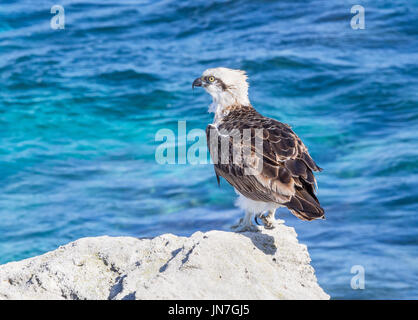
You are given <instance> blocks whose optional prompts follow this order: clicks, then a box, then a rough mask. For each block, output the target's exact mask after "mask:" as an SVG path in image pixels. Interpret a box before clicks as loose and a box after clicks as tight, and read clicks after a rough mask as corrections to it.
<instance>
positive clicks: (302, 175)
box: [192, 68, 324, 231]
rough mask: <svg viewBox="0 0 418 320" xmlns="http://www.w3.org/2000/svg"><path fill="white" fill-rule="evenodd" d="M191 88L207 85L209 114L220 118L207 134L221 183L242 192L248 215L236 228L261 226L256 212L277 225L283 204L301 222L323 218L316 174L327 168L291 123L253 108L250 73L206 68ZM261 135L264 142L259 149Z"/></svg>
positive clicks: (241, 203)
mask: <svg viewBox="0 0 418 320" xmlns="http://www.w3.org/2000/svg"><path fill="white" fill-rule="evenodd" d="M192 87H193V88H194V87H203V88H204V89H205V90H206V91H207V92H208V93H209V94H210V95H211V96H212V98H213V102H212V104H211V105H210V106H209V112H214V113H215V117H214V120H213V123H212V124H209V125H208V126H207V128H206V134H207V141H208V148H209V152H210V154H211V158H212V161H213V162H214V168H215V173H216V177H217V179H218V183H219V177H223V178H224V179H225V180H226V181H228V182H229V183H230V184H231V185H232V186H233V187H234V188H235V191H236V193H237V194H238V195H239V197H238V199H237V201H236V204H237V205H238V206H239V207H240V208H241V209H243V210H244V211H245V217H244V218H243V219H241V220H240V222H239V223H238V224H237V225H236V226H234V227H233V228H235V229H236V230H237V231H255V230H258V229H259V228H258V227H257V226H255V225H254V224H253V223H252V220H253V216H255V218H256V220H257V218H259V219H261V221H262V222H263V224H264V227H265V228H274V223H275V219H274V214H275V211H276V209H277V208H279V207H287V208H288V209H289V210H290V211H291V212H292V213H293V214H294V215H295V216H296V217H298V218H300V219H302V220H308V221H310V220H313V219H318V218H322V219H323V218H324V209H322V208H321V205H320V204H319V201H318V198H317V197H316V195H315V189H316V180H315V177H314V175H313V171H321V170H322V169H321V168H320V167H318V166H317V165H316V163H315V162H314V161H313V159H312V158H311V156H310V155H309V152H308V149H307V148H306V146H305V145H304V144H303V142H302V141H301V139H300V138H299V137H298V136H297V135H296V133H294V132H293V131H292V129H291V128H290V126H289V125H287V124H284V123H281V122H279V121H276V120H274V119H270V118H267V117H264V116H262V115H261V114H260V113H258V112H257V111H256V110H255V109H254V107H253V106H252V105H251V103H250V101H249V99H248V83H247V76H246V74H245V72H244V71H242V70H232V69H227V68H214V69H207V70H206V71H205V72H204V73H203V75H202V76H201V77H199V78H197V79H196V80H194V82H193V85H192ZM245 131H247V132H248V134H245ZM232 132H234V133H233V134H232ZM237 138H238V139H237ZM257 138H258V139H259V141H261V147H260V146H259V147H258V148H257V146H256V144H257V142H256V140H257ZM237 155H241V157H238V156H237ZM225 157H226V160H227V161H225ZM234 157H237V158H239V159H240V161H236V159H235V158H234Z"/></svg>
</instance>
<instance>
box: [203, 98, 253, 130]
mask: <svg viewBox="0 0 418 320" xmlns="http://www.w3.org/2000/svg"><path fill="white" fill-rule="evenodd" d="M212 98H213V101H212V103H211V104H210V105H209V109H208V111H209V112H213V113H214V114H215V117H214V120H213V123H214V124H217V123H219V122H220V121H221V120H222V119H223V118H224V117H225V116H226V115H228V114H229V113H230V112H231V111H232V110H235V109H237V108H240V107H242V106H251V104H250V100H249V99H248V96H235V95H231V94H222V95H214V96H212Z"/></svg>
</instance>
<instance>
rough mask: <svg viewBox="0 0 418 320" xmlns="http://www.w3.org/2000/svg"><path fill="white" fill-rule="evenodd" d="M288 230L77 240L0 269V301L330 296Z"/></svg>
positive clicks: (293, 233) (309, 297)
mask: <svg viewBox="0 0 418 320" xmlns="http://www.w3.org/2000/svg"><path fill="white" fill-rule="evenodd" d="M309 263H310V257H309V254H308V251H307V248H306V246H305V245H302V244H299V242H298V240H297V235H296V232H295V230H294V229H293V228H290V227H287V226H285V225H283V224H281V225H278V226H277V227H276V229H274V230H263V231H262V232H258V233H255V232H245V233H233V232H225V231H209V232H206V233H202V232H196V233H194V234H193V235H192V236H190V237H188V238H187V237H178V236H174V235H172V234H164V235H161V236H159V237H156V238H153V239H137V238H131V237H117V238H113V237H107V236H103V237H96V238H83V239H79V240H77V241H75V242H72V243H69V244H67V245H65V246H61V247H59V248H58V249H57V250H54V251H51V252H48V253H46V254H44V255H41V256H38V257H34V258H30V259H26V260H23V261H20V262H11V263H8V264H5V265H2V266H0V299H329V296H328V295H327V294H326V293H325V292H324V291H323V290H322V289H321V288H320V287H319V285H318V283H317V280H316V277H315V274H314V269H313V268H312V267H311V265H310V264H309Z"/></svg>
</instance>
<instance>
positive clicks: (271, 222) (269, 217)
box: [258, 210, 282, 229]
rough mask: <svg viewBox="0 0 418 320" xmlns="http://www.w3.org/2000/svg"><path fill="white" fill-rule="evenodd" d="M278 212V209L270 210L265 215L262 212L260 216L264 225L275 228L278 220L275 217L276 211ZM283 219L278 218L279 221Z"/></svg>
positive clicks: (267, 227)
mask: <svg viewBox="0 0 418 320" xmlns="http://www.w3.org/2000/svg"><path fill="white" fill-rule="evenodd" d="M275 212H276V210H269V211H268V213H267V214H266V215H263V214H262V213H261V214H259V216H258V217H259V218H260V219H261V221H263V224H264V227H265V228H266V229H274V228H275V224H276V220H275V219H274V213H275ZM281 221H282V220H278V222H281Z"/></svg>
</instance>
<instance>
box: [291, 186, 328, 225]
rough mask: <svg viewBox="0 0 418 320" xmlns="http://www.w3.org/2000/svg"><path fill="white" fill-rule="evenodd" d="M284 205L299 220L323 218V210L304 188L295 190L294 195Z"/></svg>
mask: <svg viewBox="0 0 418 320" xmlns="http://www.w3.org/2000/svg"><path fill="white" fill-rule="evenodd" d="M285 205H286V207H287V208H288V209H289V210H290V211H291V212H292V213H293V214H294V215H295V216H296V217H298V218H299V219H301V220H307V221H311V220H314V219H325V211H324V209H323V208H322V207H321V205H320V204H319V202H318V200H317V199H315V198H313V197H312V196H311V195H310V194H309V193H308V192H307V191H306V190H304V189H299V190H296V193H295V195H294V196H293V197H292V198H291V199H290V201H289V202H287V203H286V204H285Z"/></svg>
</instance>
